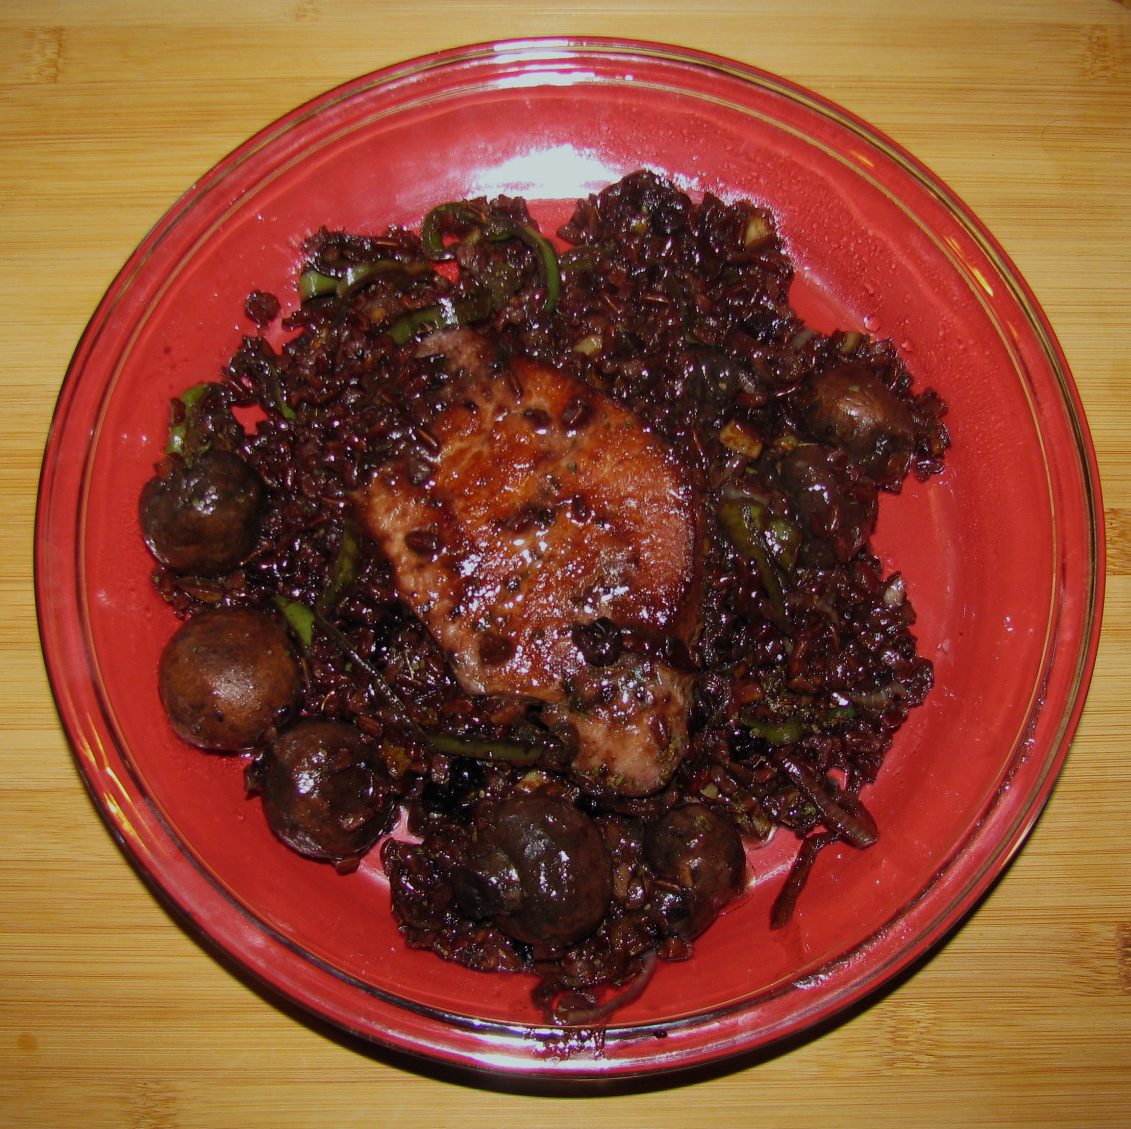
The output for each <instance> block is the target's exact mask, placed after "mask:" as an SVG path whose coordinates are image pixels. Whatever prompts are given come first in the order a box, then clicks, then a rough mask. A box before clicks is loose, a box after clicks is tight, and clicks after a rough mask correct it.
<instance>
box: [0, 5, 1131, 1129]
mask: <svg viewBox="0 0 1131 1129" xmlns="http://www.w3.org/2000/svg"><path fill="white" fill-rule="evenodd" d="M544 34H552V35H561V34H603V35H617V36H637V37H645V38H650V39H656V40H665V41H669V42H674V43H682V44H685V45H687V46H691V47H695V48H700V49H705V50H708V51H714V52H719V53H722V54H727V55H730V56H733V57H736V58H738V59H741V60H744V61H746V62H749V63H753V64H756V65H758V66H761V67H764V68H766V69H768V70H771V71H774V72H776V73H778V74H781V75H784V76H786V77H788V78H790V79H793V80H795V81H797V82H799V83H802V84H804V85H806V86H808V87H811V88H812V89H814V90H816V91H818V92H819V93H821V94H823V95H825V96H827V97H829V98H832V99H834V100H836V101H838V102H840V103H842V104H843V105H845V106H847V107H848V108H849V109H851V110H853V111H855V112H856V113H857V114H859V115H861V116H862V117H863V118H865V119H866V120H868V121H870V122H872V123H873V124H875V125H876V126H878V127H879V128H880V129H882V130H884V131H885V132H887V133H889V134H890V135H891V136H893V137H894V138H895V139H896V140H897V141H899V142H900V143H902V144H903V145H904V146H906V147H907V148H909V149H910V150H911V151H912V152H914V153H915V154H916V155H917V156H918V157H920V158H921V159H922V160H923V161H924V162H925V163H926V164H927V165H928V167H930V168H931V169H932V170H933V171H934V172H936V173H937V174H938V175H940V176H941V177H942V178H943V179H944V180H945V181H946V182H948V183H949V184H950V185H951V186H952V187H953V188H954V189H955V190H956V191H957V193H958V194H959V195H960V196H961V197H962V198H963V199H965V201H966V202H967V203H968V204H969V205H970V206H971V208H972V209H973V210H974V212H975V213H976V214H977V215H979V216H980V217H981V219H982V220H983V221H984V222H985V223H986V224H987V226H988V227H989V228H990V230H991V231H992V232H993V233H994V234H995V235H996V236H997V237H998V239H999V240H1000V241H1001V243H1002V244H1003V245H1004V246H1005V248H1006V250H1007V251H1008V253H1009V254H1010V255H1011V256H1012V257H1013V259H1014V261H1015V262H1016V263H1017V265H1018V266H1019V268H1020V270H1021V272H1022V274H1023V275H1024V276H1025V277H1026V278H1027V279H1028V281H1029V283H1030V284H1031V286H1032V287H1033V289H1034V291H1035V292H1036V294H1037V296H1038V298H1039V300H1040V301H1041V303H1042V304H1043V306H1044V308H1045V310H1046V312H1047V314H1048V316H1049V318H1050V320H1051V322H1052V324H1053V326H1054V327H1055V329H1056V332H1057V333H1058V335H1059V338H1060V340H1061V343H1062V344H1063V347H1064V350H1065V352H1066V354H1067V356H1068V359H1069V362H1070V364H1071V367H1072V370H1073V372H1074V374H1075V378H1076V381H1077V384H1078V386H1079V389H1080V393H1081V396H1082V398H1083V402H1084V404H1085V407H1086V410H1087V414H1088V417H1089V420H1090V424H1091V428H1092V434H1093V438H1094V441H1095V445H1096V449H1097V452H1098V457H1099V462H1100V466H1101V471H1102V478H1103V490H1104V498H1105V506H1106V513H1107V534H1108V538H1109V577H1108V589H1107V605H1106V612H1105V626H1104V633H1103V637H1102V643H1101V648H1100V653H1099V659H1098V664H1097V667H1096V673H1095V677H1094V680H1093V684H1092V691H1091V695H1090V699H1089V703H1088V706H1087V709H1086V711H1085V714H1084V717H1083V720H1082V723H1081V725H1080V728H1079V733H1078V736H1077V738H1076V741H1075V743H1074V746H1073V749H1072V752H1071V754H1070V756H1069V759H1068V762H1067V765H1066V768H1065V770H1064V773H1063V776H1062V778H1061V781H1060V783H1059V785H1058V787H1057V789H1056V792H1055V793H1054V795H1053V798H1052V801H1051V803H1050V804H1049V806H1048V808H1047V810H1046V812H1045V814H1044V816H1043V818H1042V819H1041V821H1040V823H1039V824H1038V826H1037V828H1036V830H1035V832H1034V833H1033V835H1032V837H1031V839H1030V841H1029V843H1028V844H1027V846H1026V847H1025V849H1024V850H1023V851H1022V852H1021V854H1020V856H1019V857H1018V858H1017V860H1016V861H1015V863H1014V864H1013V866H1012V867H1011V869H1010V870H1009V872H1008V873H1007V874H1006V875H1005V877H1004V879H1003V880H1002V881H1001V882H1000V883H999V884H998V885H997V886H996V887H995V888H994V889H993V891H992V892H991V893H990V894H989V896H988V897H987V898H986V899H985V900H984V902H983V903H982V904H981V905H980V907H979V908H978V909H977V911H976V912H975V913H974V915H973V916H972V917H971V918H970V920H969V921H968V922H967V923H966V924H965V925H964V926H963V928H962V929H961V930H960V931H959V932H958V933H957V934H956V935H955V936H954V937H953V938H952V939H951V940H950V941H949V943H947V944H946V945H945V946H944V947H943V948H942V949H941V950H940V951H938V952H937V953H936V954H935V955H934V956H933V957H932V959H930V960H929V961H927V962H926V963H925V964H923V965H921V966H920V967H918V968H917V969H916V970H915V971H914V973H913V974H912V975H910V976H907V977H904V978H903V979H902V980H901V981H900V982H898V983H897V984H896V985H895V986H894V987H893V988H892V989H891V990H890V991H888V992H886V993H885V994H884V995H882V996H881V998H879V999H877V1000H875V1001H874V1002H872V1003H871V1005H870V1006H868V1007H866V1008H863V1009H861V1010H859V1011H857V1012H855V1013H853V1014H851V1015H849V1016H848V1017H846V1018H844V1019H843V1020H842V1021H841V1022H839V1023H836V1024H834V1025H831V1026H830V1027H829V1028H827V1029H826V1030H823V1031H821V1032H820V1033H818V1034H816V1035H814V1036H812V1037H810V1038H806V1039H804V1040H801V1041H799V1042H797V1043H796V1044H792V1045H790V1046H787V1047H785V1048H782V1049H778V1050H777V1051H775V1052H773V1053H770V1054H768V1055H766V1056H764V1057H763V1058H762V1059H760V1060H758V1061H753V1062H748V1063H746V1064H744V1065H743V1066H742V1068H741V1069H738V1070H731V1071H727V1072H720V1073H718V1074H715V1075H705V1076H702V1077H699V1078H696V1079H693V1080H690V1081H684V1082H683V1084H681V1085H679V1086H676V1087H670V1086H663V1085H652V1086H644V1087H640V1088H638V1089H636V1090H635V1091H626V1092H619V1093H610V1094H604V1095H601V1096H598V1097H594V1098H591V1099H590V1100H586V1101H578V1100H574V1099H573V1098H571V1096H570V1095H569V1094H565V1093H559V1094H553V1095H550V1096H545V1095H531V1094H527V1093H519V1092H517V1091H514V1090H510V1089H508V1087H506V1086H505V1085H502V1086H497V1087H471V1086H467V1085H463V1084H461V1083H460V1082H459V1081H457V1080H453V1079H451V1078H447V1077H442V1076H439V1075H437V1074H435V1073H433V1072H430V1071H427V1070H419V1069H415V1068H413V1067H411V1066H410V1065H409V1064H407V1063H404V1062H400V1061H392V1060H390V1059H388V1058H387V1057H383V1056H381V1055H378V1054H370V1053H367V1052H365V1050H364V1049H363V1048H360V1047H358V1046H356V1045H354V1044H352V1043H350V1042H348V1041H346V1040H344V1039H339V1038H337V1037H335V1036H334V1035H333V1034H332V1033H330V1032H328V1031H326V1030H324V1029H322V1028H320V1027H318V1026H316V1025H313V1024H309V1023H307V1022H304V1021H302V1020H301V1019H299V1018H297V1017H296V1016H294V1015H292V1014H288V1013H287V1012H286V1011H284V1010H282V1009H280V1008H279V1007H276V1006H275V1005H274V1004H272V1003H271V1002H269V1001H268V1000H266V999H264V998H263V997H261V996H259V995H258V994H256V993H255V992H254V991H253V990H251V989H250V988H249V987H248V986H246V985H245V984H244V983H243V982H241V980H239V979H238V978H237V977H236V976H234V975H232V974H231V973H230V972H229V971H228V970H227V969H226V968H225V967H224V966H223V965H222V964H221V963H219V962H218V961H217V960H216V959H214V958H213V957H212V956H211V955H209V954H208V953H206V952H205V951H204V950H203V949H202V948H201V947H199V946H198V945H197V944H196V943H195V942H194V941H192V940H190V939H189V937H188V936H186V935H185V934H184V933H183V932H182V931H181V930H180V928H179V927H178V926H177V925H176V924H175V923H174V922H173V921H172V920H171V919H170V918H169V917H168V916H167V915H166V913H165V911H164V910H163V909H162V908H161V907H160V905H159V904H158V903H157V902H156V901H155V900H154V898H153V897H152V896H151V895H150V894H149V893H148V892H147V890H146V889H145V887H144V886H143V885H142V884H141V883H140V881H139V880H138V879H137V877H135V875H134V873H133V871H132V870H131V868H130V866H129V865H128V864H127V863H126V861H125V859H124V858H123V856H122V855H121V854H120V853H119V852H118V850H117V848H116V847H115V845H114V843H113V842H112V840H111V839H110V837H109V835H108V834H107V833H106V831H105V829H104V828H103V826H102V824H101V822H100V820H99V818H98V816H97V815H96V813H95V811H94V809H93V808H92V806H91V804H90V803H89V802H88V800H87V798H86V794H85V792H84V790H83V787H82V785H81V783H80V781H79V779H78V776H77V775H76V772H75V769H74V767H73V764H72V761H71V757H70V753H69V750H68V747H67V743H66V740H65V738H64V736H63V733H62V732H61V730H60V727H59V723H58V720H57V717H56V714H55V710H54V707H53V704H52V700H51V695H50V691H49V688H48V685H47V680H46V677H45V675H44V671H43V666H42V661H41V658H40V651H39V643H38V638H37V634H36V623H35V610H34V603H33V598H32V586H31V579H32V535H33V520H34V505H35V493H36V486H37V475H38V471H39V462H40V458H41V455H42V450H43V444H44V440H45V437H46V435H47V430H48V426H49V423H50V419H51V412H52V408H53V405H54V401H55V397H56V394H57V392H58V390H59V385H60V382H61V380H62V377H63V374H64V372H65V370H66V367H67V363H68V360H69V357H70V354H71V352H72V350H73V348H74V346H75V343H76V341H77V339H78V337H79V335H80V333H81V331H82V329H83V326H84V325H85V323H86V320H87V319H88V318H89V316H90V314H91V313H92V311H93V310H94V307H95V305H96V303H97V302H98V299H99V297H100V296H101V294H102V292H103V291H104V289H105V288H106V287H107V285H108V284H109V283H110V281H111V280H112V278H113V277H114V275H115V273H116V271H117V269H118V268H119V267H120V265H121V264H122V263H123V262H124V260H125V259H126V257H127V256H128V255H129V253H130V251H131V250H132V249H133V247H134V246H135V245H136V243H137V242H138V241H139V240H140V239H141V238H142V237H143V236H144V235H145V233H146V232H147V230H148V229H149V228H150V226H151V225H152V224H153V223H154V222H156V220H157V219H158V218H159V217H160V216H161V214H162V213H163V212H164V211H165V209H166V208H168V207H169V206H170V205H171V204H172V203H173V202H174V200H175V199H176V198H177V197H178V196H179V194H180V193H181V192H182V191H183V190H184V189H185V188H187V187H188V186H189V185H190V184H191V183H192V182H193V181H194V180H195V179H196V178H197V177H198V176H200V175H201V174H202V173H203V172H204V171H206V170H207V169H208V168H209V167H210V166H211V165H212V164H213V163H214V162H215V161H216V160H217V159H219V158H220V157H222V156H223V155H224V154H225V153H226V152H228V151H229V150H230V149H231V148H233V147H234V146H235V145H237V144H238V143H239V142H240V141H242V140H243V139H244V138H246V137H247V136H248V135H250V134H251V133H253V132H254V131H256V130H258V129H260V128H261V127H262V126H264V125H266V124H268V123H269V122H270V121H271V120H273V119H274V118H275V117H277V116H278V115H280V114H282V113H284V112H285V111H287V110H289V109H291V108H292V107H293V106H295V105H296V104H298V103H299V102H301V101H302V100H304V99H306V98H309V97H311V96H313V95H315V94H317V93H319V92H321V91H322V90H324V89H326V88H328V87H331V86H333V85H336V84H337V83H339V82H342V81H344V80H346V79H349V78H351V77H354V76H356V75H358V74H361V73H364V72H366V71H369V70H373V69H375V68H377V67H379V66H383V65H386V64H389V63H393V62H396V61H399V60H401V59H405V58H408V57H411V56H414V55H419V54H422V53H426V52H429V51H432V50H436V49H439V48H444V47H451V46H456V45H458V44H461V43H469V42H474V41H477V40H484V39H492V38H504V37H516V36H533V35H544ZM0 262H2V270H0V294H2V305H0V311H2V312H0V358H2V364H0V397H2V404H0V500H2V502H3V506H4V507H5V509H4V522H3V536H2V537H0V562H2V567H0V601H2V614H0V645H2V647H3V665H2V667H0V692H2V694H3V710H2V711H0V726H2V727H3V740H2V741H0V1125H3V1126H34V1127H43V1126H80V1125H81V1126H86V1127H91V1129H94V1127H101V1126H114V1127H122V1126H125V1127H130V1129H174V1127H175V1129H190V1127H192V1129H196V1127H204V1126H208V1127H221V1126H226V1127H230V1126H244V1125H247V1126H258V1125H265V1126H272V1127H273V1129H291V1127H298V1126H318V1127H342V1129H345V1127H351V1126H369V1125H381V1126H418V1125H427V1126H432V1125H465V1126H488V1125H490V1126H492V1127H493V1129H505V1127H510V1126H515V1127H518V1126H521V1127H523V1129H532V1127H534V1126H542V1125H602V1126H655V1125H673V1126H676V1125H678V1126H686V1127H695V1126H707V1125H710V1126H714V1127H720V1126H724V1125H725V1126H732V1125H733V1126H740V1125H741V1126H757V1127H759V1129H771V1127H775V1126H797V1127H801V1126H807V1125H831V1126H838V1127H846V1126H847V1127H855V1126H861V1127H864V1126H867V1127H869V1129H883V1127H893V1129H894V1127H899V1129H904V1127H908V1126H949V1125H961V1126H971V1127H976V1126H1014V1125H1026V1126H1034V1125H1040V1126H1046V1125H1057V1126H1100V1125H1103V1126H1113V1127H1115V1126H1120V1127H1126V1126H1129V1125H1131V818H1129V816H1128V807H1129V799H1128V797H1129V796H1131V758H1129V755H1128V743H1129V742H1128V732H1127V731H1128V720H1129V716H1131V710H1129V706H1128V697H1129V694H1131V679H1129V677H1128V666H1129V661H1131V439H1129V435H1131V407H1129V400H1131V10H1129V9H1128V7H1127V6H1125V4H1124V3H1120V2H1117V0H1070V2H1065V0H948V2H947V3H936V2H932V0H857V2H856V3H854V4H844V3H842V2H841V0H697V2H696V3H694V4H691V3H688V2H687V0H573V3H571V4H569V5H566V6H564V7H563V6H561V5H559V4H550V3H545V2H542V0H526V2H525V3H523V4H521V5H518V4H516V5H513V6H512V5H510V4H508V3H504V2H501V0H432V2H431V3H429V4H421V3H419V2H418V0H413V2H407V0H396V2H381V0H342V2H336V0H224V2H220V0H193V2H191V3H185V2H184V0H181V2H177V3H174V2H172V0H58V2H56V0H32V2H26V3H25V2H19V0H5V2H4V3H3V4H2V5H0Z"/></svg>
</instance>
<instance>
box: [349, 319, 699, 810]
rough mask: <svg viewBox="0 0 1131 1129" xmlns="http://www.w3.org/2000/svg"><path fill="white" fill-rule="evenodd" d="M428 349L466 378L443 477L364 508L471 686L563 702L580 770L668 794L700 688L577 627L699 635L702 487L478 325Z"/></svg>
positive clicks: (594, 398)
mask: <svg viewBox="0 0 1131 1129" xmlns="http://www.w3.org/2000/svg"><path fill="white" fill-rule="evenodd" d="M422 350H423V351H428V352H432V353H442V354H443V355H444V356H445V357H446V358H447V362H448V365H449V369H450V371H451V380H450V385H449V387H448V390H447V391H448V402H447V406H446V408H445V410H444V411H443V412H442V413H441V414H440V415H439V417H438V418H437V419H436V420H435V421H434V422H433V424H432V425H431V428H430V432H431V435H432V438H433V439H434V441H435V442H434V448H435V449H434V453H433V458H434V461H433V463H432V467H431V474H430V476H429V477H428V478H427V480H425V481H423V482H421V481H419V478H420V477H421V475H420V473H419V472H418V471H415V470H414V467H412V466H410V465H409V464H408V463H406V462H394V463H392V464H390V465H388V466H386V467H383V468H382V469H381V470H380V471H379V472H378V473H377V474H376V476H375V477H374V478H373V480H372V481H371V482H370V483H369V484H368V486H367V487H366V488H365V489H364V491H363V492H362V493H361V495H360V498H359V507H360V512H361V515H362V520H363V522H364V525H365V527H366V529H367V530H368V532H369V533H370V535H371V536H372V537H373V538H374V539H375V540H376V541H377V542H378V543H379V544H380V545H381V547H382V548H383V550H384V552H385V554H386V555H387V557H388V558H389V560H390V561H391V562H392V564H393V566H394V569H395V571H396V578H397V586H398V590H399V591H400V593H401V595H402V598H403V599H404V600H405V602H406V603H408V604H409V606H410V607H411V608H412V609H413V610H414V611H415V612H416V613H417V614H418V615H419V616H420V618H421V619H422V620H423V621H424V623H425V624H426V625H427V626H428V628H429V630H430V631H431V632H432V634H433V635H434V636H435V638H436V639H437V641H438V642H439V643H440V645H441V646H442V647H443V648H444V650H445V652H446V653H447V654H448V656H449V658H450V660H451V662H452V666H453V669H454V671H455V674H456V676H457V678H458V679H459V681H460V683H461V685H462V686H463V687H464V689H465V690H467V691H468V692H469V693H474V694H495V695H508V696H514V697H526V698H533V699H538V700H541V701H543V702H545V703H548V704H550V705H551V706H552V707H553V709H552V710H551V711H549V713H548V715H547V716H548V720H550V721H551V723H556V724H559V725H560V726H562V727H564V728H567V729H570V730H572V734H571V735H572V736H573V737H574V738H575V739H576V741H577V749H578V754H577V757H576V759H575V762H574V767H575V770H576V771H578V772H581V773H583V774H584V775H587V776H589V777H590V778H592V779H596V780H599V781H600V782H601V783H602V784H603V785H605V786H607V787H611V788H613V789H614V790H616V791H622V792H625V793H628V794H646V793H649V792H652V791H655V790H657V789H658V788H660V787H662V786H663V784H664V783H665V782H666V780H667V778H668V776H670V774H671V771H672V769H673V768H674V767H675V765H676V763H678V759H679V756H680V755H681V753H682V750H683V747H684V745H685V743H686V712H687V707H688V704H689V698H690V686H689V681H688V678H687V676H685V675H682V674H678V673H677V672H675V671H674V670H672V669H670V668H668V667H667V666H665V665H664V664H663V663H659V662H656V661H651V660H648V661H644V660H641V659H640V657H639V656H633V655H625V656H623V657H621V658H619V659H618V660H617V661H616V662H614V663H613V664H611V665H609V666H605V667H602V668H600V669H599V671H598V670H596V669H594V668H591V667H589V665H588V664H587V662H586V659H585V657H584V655H583V653H582V651H581V650H580V649H579V647H578V645H577V643H576V642H575V640H574V638H573V631H574V628H575V627H576V625H578V624H588V623H592V622H593V621H595V620H597V619H607V620H611V621H612V622H613V623H615V624H617V625H618V626H631V627H635V628H638V629H644V630H647V631H650V632H653V633H674V634H677V635H680V636H681V637H683V638H684V639H685V640H688V639H689V637H690V634H691V632H692V631H693V627H694V623H695V618H696V617H695V610H696V609H695V607H694V603H695V593H696V588H697V585H696V583H695V572H696V558H697V548H698V539H699V532H698V519H697V516H696V514H697V507H696V505H695V498H694V495H693V491H692V489H691V486H690V483H689V482H688V480H687V476H686V474H685V473H684V471H683V469H682V468H681V466H680V464H679V463H678V462H677V460H676V459H675V457H674V455H673V454H672V452H671V451H670V450H668V449H667V448H666V446H665V445H664V444H663V443H662V442H661V441H660V440H659V439H658V438H657V437H656V436H654V435H653V434H652V433H651V432H650V431H649V430H648V429H647V428H646V427H645V426H644V424H643V423H642V422H641V421H640V420H639V419H638V418H637V417H636V416H635V415H634V414H633V413H632V412H631V411H629V410H628V409H627V408H625V407H623V406H621V405H619V404H617V403H616V402H614V401H613V400H612V399H610V398H609V397H607V396H606V395H604V394H603V393H601V392H599V391H597V390H596V389H594V388H591V387H590V386H589V385H587V384H585V383H583V382H582V381H579V380H577V379H576V378H573V377H570V376H568V375H566V374H564V373H562V372H560V371H558V370H555V369H552V368H550V367H548V366H546V365H540V364H537V363H535V362H532V361H530V360H524V359H516V360H514V361H511V362H509V363H506V364H503V363H499V362H495V361H494V360H493V358H492V357H490V355H489V351H488V349H487V347H486V346H485V344H483V343H482V339H481V338H479V337H478V336H477V335H476V334H474V333H472V332H470V331H465V330H456V331H448V332H442V333H438V334H434V335H433V336H432V337H431V338H428V339H427V340H426V341H425V342H424V343H423V344H422ZM414 478H416V479H417V481H414ZM598 674H599V677H594V676H595V675H598Z"/></svg>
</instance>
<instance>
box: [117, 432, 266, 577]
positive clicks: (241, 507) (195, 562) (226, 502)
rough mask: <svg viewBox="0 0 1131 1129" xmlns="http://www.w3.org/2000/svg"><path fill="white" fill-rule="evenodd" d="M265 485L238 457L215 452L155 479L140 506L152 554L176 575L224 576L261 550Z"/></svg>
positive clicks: (143, 529)
mask: <svg viewBox="0 0 1131 1129" xmlns="http://www.w3.org/2000/svg"><path fill="white" fill-rule="evenodd" d="M262 505H263V483H262V481H261V480H260V478H259V475H258V474H256V473H255V471H253V470H252V469H251V467H249V466H248V465H247V463H245V462H244V461H243V459H241V458H240V457H239V456H238V455H233V454H231V452H229V451H209V452H208V453H207V454H206V455H203V456H201V457H200V458H199V459H197V460H196V461H195V462H194V463H193V464H192V465H191V466H187V467H186V466H184V465H183V464H178V465H177V466H175V467H174V468H173V470H172V471H171V472H170V473H169V475H168V476H167V477H163V478H162V477H157V478H151V479H150V480H149V481H148V482H147V483H146V484H145V486H144V487H143V489H142V492H141V501H140V504H139V507H138V510H139V517H140V520H141V531H142V534H143V536H144V537H145V543H146V545H148V546H149V551H150V552H151V553H152V554H153V555H154V556H155V557H156V558H157V559H158V560H159V561H160V562H161V563H162V564H164V565H166V566H168V567H169V568H171V569H172V570H173V571H174V572H178V573H182V574H188V575H192V576H220V575H222V574H223V573H226V572H231V570H232V569H234V568H237V567H238V566H239V565H240V563H241V562H242V561H244V560H245V559H246V558H247V557H248V555H249V554H250V553H251V552H252V550H253V549H254V548H255V545H256V542H257V541H258V539H259V524H260V517H261V510H262Z"/></svg>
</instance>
